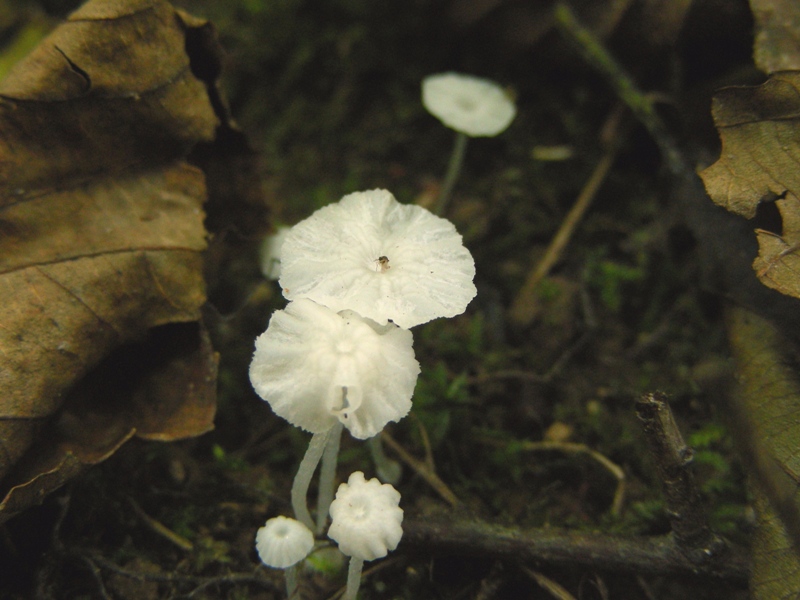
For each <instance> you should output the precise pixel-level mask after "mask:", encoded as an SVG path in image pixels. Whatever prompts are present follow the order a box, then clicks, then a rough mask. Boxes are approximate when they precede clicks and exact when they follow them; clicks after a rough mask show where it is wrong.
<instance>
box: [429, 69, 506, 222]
mask: <svg viewBox="0 0 800 600" xmlns="http://www.w3.org/2000/svg"><path fill="white" fill-rule="evenodd" d="M422 104H423V105H424V106H425V108H426V110H427V111H428V112H429V113H431V114H432V115H433V116H434V117H436V118H437V119H439V120H440V121H441V122H442V123H444V125H446V126H447V127H449V128H450V129H454V130H455V131H456V132H457V135H456V142H455V146H454V148H453V154H452V155H451V157H450V163H449V165H448V168H447V174H446V175H445V178H444V182H443V183H442V190H441V192H440V193H439V198H438V200H437V202H436V209H435V211H434V212H435V213H436V214H437V215H440V214H443V213H444V210H445V207H446V206H447V200H448V199H449V197H450V192H452V190H453V186H454V185H455V182H456V180H457V179H458V175H459V173H460V171H461V165H462V164H463V162H464V154H465V153H466V149H467V137H494V136H496V135H498V134H500V133H502V132H503V131H505V130H506V129H507V128H508V126H509V125H510V124H511V121H513V120H514V117H515V116H516V114H517V107H516V106H515V104H514V101H513V100H512V99H511V97H510V95H509V94H508V93H507V92H506V91H505V90H504V89H503V88H501V87H500V86H499V85H497V84H496V83H495V82H493V81H490V80H488V79H482V78H480V77H474V76H472V75H462V74H460V73H440V74H438V75H429V76H428V77H426V78H425V79H424V80H423V81H422Z"/></svg>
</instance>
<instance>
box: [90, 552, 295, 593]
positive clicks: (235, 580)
mask: <svg viewBox="0 0 800 600" xmlns="http://www.w3.org/2000/svg"><path fill="white" fill-rule="evenodd" d="M75 554H76V555H80V556H83V557H86V558H89V559H91V561H92V562H94V563H95V564H97V565H99V566H100V567H101V568H103V569H105V570H107V571H110V572H112V573H115V574H117V575H122V576H123V577H128V578H130V579H135V580H136V581H155V582H159V583H172V584H180V583H184V584H185V583H188V584H194V585H200V586H204V587H207V586H209V585H215V584H216V585H223V584H225V585H234V584H243V583H246V584H252V585H258V586H261V587H264V588H267V589H270V590H272V591H278V590H282V589H283V586H282V585H277V584H276V583H275V582H274V581H272V580H270V579H267V578H265V577H261V576H258V575H255V574H249V573H229V574H227V575H220V576H218V577H198V576H194V575H178V574H175V573H145V572H143V571H130V570H128V569H125V568H123V567H120V566H119V565H117V564H116V563H114V562H112V561H110V560H108V559H107V558H104V557H102V556H100V555H99V554H97V553H95V552H90V553H86V554H83V553H79V552H75Z"/></svg>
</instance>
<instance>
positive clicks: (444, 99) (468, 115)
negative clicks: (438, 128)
mask: <svg viewBox="0 0 800 600" xmlns="http://www.w3.org/2000/svg"><path fill="white" fill-rule="evenodd" d="M422 104H423V105H424V106H425V108H426V109H427V111H428V112H429V113H431V114H432V115H433V116H434V117H436V118H437V119H439V120H440V121H441V122H442V123H444V124H445V125H446V126H447V127H449V128H450V129H455V130H456V131H458V132H461V133H463V134H466V135H468V136H470V137H494V136H496V135H497V134H499V133H502V132H503V131H505V130H506V129H507V128H508V126H509V125H510V124H511V121H513V120H514V117H515V116H516V115H517V107H516V106H515V105H514V102H513V101H512V99H511V98H510V97H509V95H508V93H507V92H506V91H505V90H504V89H503V88H501V87H500V86H499V85H497V84H496V83H495V82H493V81H490V80H488V79H482V78H480V77H474V76H472V75H462V74H460V73H440V74H438V75H429V76H428V77H426V78H425V79H424V80H423V81H422Z"/></svg>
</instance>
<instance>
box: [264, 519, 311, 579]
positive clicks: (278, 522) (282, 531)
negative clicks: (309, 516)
mask: <svg viewBox="0 0 800 600" xmlns="http://www.w3.org/2000/svg"><path fill="white" fill-rule="evenodd" d="M313 547H314V534H313V533H311V530H310V529H309V528H308V527H306V526H305V525H303V524H302V523H301V522H300V521H295V520H294V519H290V518H289V517H275V518H272V519H270V520H269V521H267V522H266V524H265V525H264V527H262V528H260V529H259V530H258V532H257V533H256V551H257V552H258V556H259V558H260V559H261V562H263V563H264V564H265V565H267V566H268V567H273V568H275V569H287V568H289V567H291V566H292V565H294V564H296V563H298V562H300V561H301V560H303V559H304V558H305V557H306V556H308V555H309V553H310V552H311V549H312V548H313Z"/></svg>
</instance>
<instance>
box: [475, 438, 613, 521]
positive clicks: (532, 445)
mask: <svg viewBox="0 0 800 600" xmlns="http://www.w3.org/2000/svg"><path fill="white" fill-rule="evenodd" d="M476 441H477V442H478V443H479V444H487V445H491V446H496V447H505V446H506V445H507V444H508V441H507V440H499V439H496V438H485V437H478V438H476ZM517 443H519V445H520V448H521V449H522V450H529V451H533V452H537V451H543V452H547V451H556V452H566V453H568V454H587V455H588V456H589V457H590V458H592V459H594V460H595V461H597V462H598V463H599V464H600V465H601V466H602V467H603V468H605V469H606V470H607V471H608V472H609V473H611V475H613V476H614V479H616V480H617V489H616V490H615V492H614V499H613V500H612V502H611V514H613V515H614V516H617V515H619V513H620V512H621V511H622V504H623V503H624V501H625V471H624V470H623V468H622V467H620V466H619V465H618V464H617V463H615V462H613V461H612V460H611V459H610V458H608V457H607V456H604V455H602V454H600V453H599V452H598V451H597V450H592V449H591V448H589V446H587V445H585V444H578V443H575V442H549V441H542V442H530V441H527V440H525V441H520V442H517Z"/></svg>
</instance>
